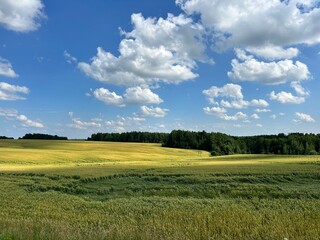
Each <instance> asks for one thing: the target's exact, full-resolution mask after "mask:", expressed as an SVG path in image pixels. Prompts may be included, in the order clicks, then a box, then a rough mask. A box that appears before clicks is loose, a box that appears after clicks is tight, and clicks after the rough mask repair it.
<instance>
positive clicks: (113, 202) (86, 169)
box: [0, 140, 320, 240]
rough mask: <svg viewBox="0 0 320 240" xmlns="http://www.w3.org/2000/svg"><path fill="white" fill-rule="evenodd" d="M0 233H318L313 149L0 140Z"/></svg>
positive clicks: (317, 170) (319, 189) (319, 203)
mask: <svg viewBox="0 0 320 240" xmlns="http://www.w3.org/2000/svg"><path fill="white" fill-rule="evenodd" d="M0 186H1V188H0V239H1V240H2V239H6V240H9V239H288V240H291V239H320V156H274V155H235V156H225V157H210V156H209V153H208V152H204V151H197V150H196V151H193V150H181V149H169V148H162V147H160V145H158V144H137V143H106V142H85V141H37V140H0Z"/></svg>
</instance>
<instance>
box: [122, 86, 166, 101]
mask: <svg viewBox="0 0 320 240" xmlns="http://www.w3.org/2000/svg"><path fill="white" fill-rule="evenodd" d="M124 98H125V102H126V103H130V104H160V103H162V102H163V100H162V99H161V98H160V97H159V96H158V95H157V94H155V93H153V92H152V91H151V90H150V89H149V88H142V87H132V88H128V89H126V92H125V94H124Z"/></svg>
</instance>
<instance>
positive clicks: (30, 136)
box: [20, 133, 68, 140]
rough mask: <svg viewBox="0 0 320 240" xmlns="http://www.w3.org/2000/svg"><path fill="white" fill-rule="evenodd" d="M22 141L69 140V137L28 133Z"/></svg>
mask: <svg viewBox="0 0 320 240" xmlns="http://www.w3.org/2000/svg"><path fill="white" fill-rule="evenodd" d="M20 139H44V140H68V138H67V137H59V136H57V135H49V134H42V133H27V134H25V135H24V136H23V137H22V138H20Z"/></svg>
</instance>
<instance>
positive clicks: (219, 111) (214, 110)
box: [203, 107, 248, 121]
mask: <svg viewBox="0 0 320 240" xmlns="http://www.w3.org/2000/svg"><path fill="white" fill-rule="evenodd" d="M203 111H204V112H205V113H206V114H208V115H214V116H216V117H218V118H220V119H223V120H226V121H237V120H241V119H247V118H248V116H247V114H245V113H243V112H237V113H236V114H235V115H233V116H229V115H227V114H226V112H227V110H226V109H225V108H220V107H211V108H209V107H205V108H203Z"/></svg>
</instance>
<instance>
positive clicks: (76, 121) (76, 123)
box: [68, 112, 102, 129]
mask: <svg viewBox="0 0 320 240" xmlns="http://www.w3.org/2000/svg"><path fill="white" fill-rule="evenodd" d="M68 114H69V117H70V118H71V120H72V122H73V123H72V124H69V127H72V128H77V129H88V128H100V127H101V126H102V125H101V123H100V122H101V121H93V120H92V121H82V120H81V119H80V118H78V117H74V113H73V112H69V113H68Z"/></svg>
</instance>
